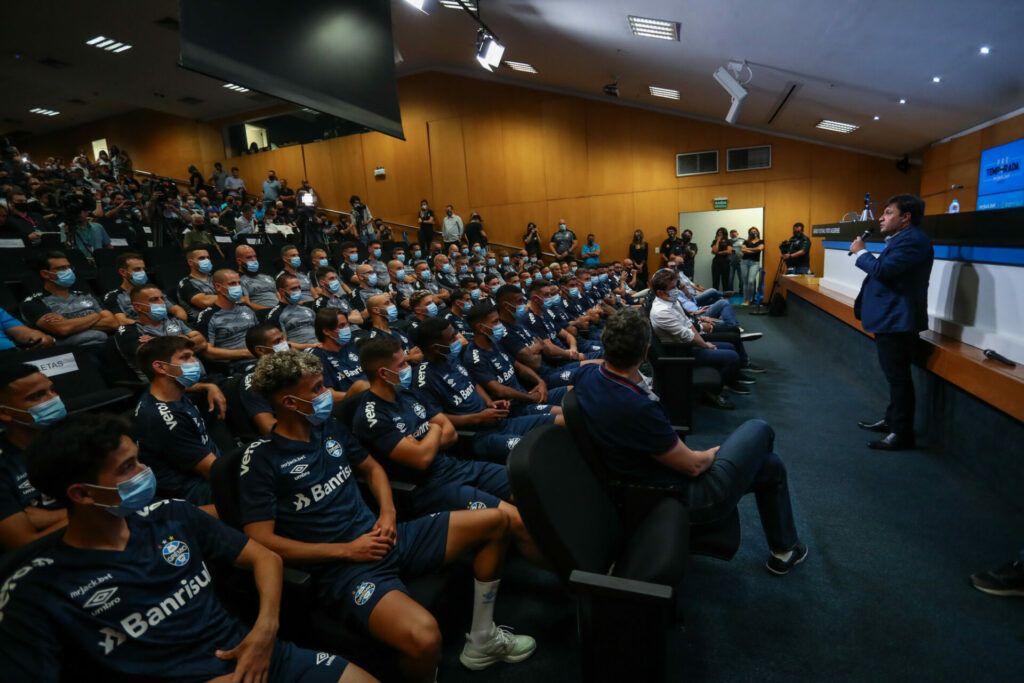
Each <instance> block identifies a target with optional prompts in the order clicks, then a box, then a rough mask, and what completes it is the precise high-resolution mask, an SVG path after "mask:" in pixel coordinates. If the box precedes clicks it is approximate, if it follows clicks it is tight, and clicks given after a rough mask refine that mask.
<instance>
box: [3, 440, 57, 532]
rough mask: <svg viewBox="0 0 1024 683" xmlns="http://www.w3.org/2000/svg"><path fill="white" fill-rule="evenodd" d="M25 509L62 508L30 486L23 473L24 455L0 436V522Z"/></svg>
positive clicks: (30, 483) (26, 476)
mask: <svg viewBox="0 0 1024 683" xmlns="http://www.w3.org/2000/svg"><path fill="white" fill-rule="evenodd" d="M27 507H37V508H43V509H46V510H60V509H62V508H63V507H64V506H63V505H61V504H60V503H58V502H57V501H56V500H54V499H53V498H51V497H50V496H48V495H46V494H45V493H42V492H40V491H37V490H36V488H35V487H34V486H32V482H30V481H29V480H28V474H26V473H25V454H24V453H23V452H22V450H21V449H20V448H18V447H17V446H15V445H14V444H13V443H11V442H10V441H8V440H7V439H5V438H4V437H3V436H2V435H0V520H4V519H7V518H8V517H10V516H11V515H13V514H16V513H18V512H22V511H23V510H24V509H25V508H27Z"/></svg>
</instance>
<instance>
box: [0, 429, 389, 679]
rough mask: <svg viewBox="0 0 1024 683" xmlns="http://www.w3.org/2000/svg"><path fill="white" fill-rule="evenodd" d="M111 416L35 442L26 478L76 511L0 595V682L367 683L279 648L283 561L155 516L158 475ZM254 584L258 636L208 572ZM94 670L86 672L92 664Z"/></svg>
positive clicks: (334, 660)
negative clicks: (216, 567)
mask: <svg viewBox="0 0 1024 683" xmlns="http://www.w3.org/2000/svg"><path fill="white" fill-rule="evenodd" d="M130 431H131V424H130V423H128V422H127V421H126V420H124V419H122V418H119V417H116V416H114V415H104V414H100V415H78V416H74V417H71V418H68V419H67V420H65V421H63V422H61V423H60V424H58V425H56V426H54V427H51V428H49V429H47V430H45V431H43V432H42V433H41V434H40V435H39V437H38V438H37V439H36V441H35V442H33V445H32V447H31V450H30V457H29V462H30V466H29V478H30V480H31V481H32V483H33V485H34V486H37V487H38V488H39V490H40V491H43V492H44V493H46V494H47V495H49V496H52V497H53V498H56V499H57V500H58V501H60V502H61V503H63V504H64V505H67V507H68V509H69V510H70V514H69V515H68V528H67V531H66V532H64V534H63V537H62V538H59V539H58V538H54V539H52V542H48V541H43V545H42V546H41V547H40V548H38V549H37V551H36V554H34V555H32V556H30V557H27V558H26V559H25V562H24V564H23V565H21V566H20V567H19V568H18V569H17V570H16V571H15V572H14V573H13V574H11V576H10V577H8V578H7V579H6V581H5V582H4V584H3V587H2V588H0V671H3V677H4V680H5V681H11V682H16V683H21V682H23V681H24V682H26V683H27V682H30V681H31V682H33V683H34V682H36V681H56V680H62V679H63V678H66V677H68V676H67V674H68V672H67V671H65V672H63V673H64V675H63V676H62V672H61V668H62V666H64V667H65V668H67V667H71V666H73V667H74V671H73V672H71V676H72V677H76V678H78V679H79V680H110V679H111V678H116V679H118V680H122V679H131V680H182V681H196V680H203V681H207V680H215V681H227V680H243V679H244V680H246V681H250V680H252V681H262V680H270V681H280V682H281V683H286V682H288V683H290V682H291V681H305V682H308V683H314V682H317V683H320V682H322V683H334V682H335V681H342V682H344V683H362V682H364V681H372V680H374V679H373V678H372V677H370V675H369V674H367V673H366V672H365V671H363V670H362V669H360V668H359V667H357V666H356V665H354V664H349V663H348V662H347V661H346V660H345V659H344V658H342V657H339V656H337V655H333V654H330V653H326V652H313V651H311V650H305V649H302V648H298V647H296V646H294V645H292V644H291V643H286V642H282V641H276V640H275V637H276V635H277V620H278V607H279V605H280V598H281V559H280V558H279V557H278V556H277V555H275V554H274V553H272V552H270V551H269V550H267V549H266V548H264V547H263V546H261V545H260V544H259V543H256V542H255V541H252V540H250V539H248V538H246V537H245V536H244V535H242V534H240V533H239V532H237V531H235V530H233V529H230V528H228V527H227V526H225V525H223V524H221V523H220V522H218V521H217V520H216V519H214V518H213V517H211V516H209V515H206V514H204V513H202V512H200V511H199V510H198V509H197V508H195V507H194V506H193V505H191V504H189V503H186V502H184V501H180V500H161V501H157V502H155V503H152V504H150V503H151V501H152V499H153V493H154V491H155V490H156V480H155V478H154V477H153V472H152V470H150V469H149V468H148V467H146V466H145V465H142V464H141V463H140V462H139V460H138V457H137V451H136V448H135V444H134V442H133V441H132V440H131V438H130V437H129V433H130ZM215 561H227V562H234V563H236V564H238V565H240V566H243V567H247V568H249V569H251V570H252V574H253V579H254V581H255V584H256V588H257V590H258V592H259V610H258V614H257V617H256V620H255V622H254V623H253V625H252V627H251V628H247V627H246V626H245V625H243V624H242V623H241V622H240V621H238V620H237V619H235V618H234V617H232V616H231V615H229V614H228V613H227V611H226V610H225V609H224V607H223V606H222V605H221V603H220V601H219V600H218V598H217V596H216V594H215V593H214V590H213V585H212V583H213V578H212V577H211V575H210V568H209V566H208V563H212V562H215ZM83 660H84V661H83Z"/></svg>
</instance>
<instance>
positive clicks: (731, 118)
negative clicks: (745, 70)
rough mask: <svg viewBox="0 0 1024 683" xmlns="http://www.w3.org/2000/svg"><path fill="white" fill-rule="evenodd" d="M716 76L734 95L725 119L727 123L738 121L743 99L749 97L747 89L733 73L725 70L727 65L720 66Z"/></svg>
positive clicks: (730, 93)
mask: <svg viewBox="0 0 1024 683" xmlns="http://www.w3.org/2000/svg"><path fill="white" fill-rule="evenodd" d="M714 76H715V80H716V81H718V84H719V85H720V86H722V87H723V88H725V91H726V92H727V93H729V96H730V97H732V106H731V107H729V113H728V114H726V115H725V121H726V123H736V117H737V116H739V113H740V105H742V104H743V100H744V99H745V98H746V97H747V90H746V88H744V87H743V86H742V85H740V82H739V81H737V80H736V79H735V77H733V75H732V74H731V73H729V72H728V71H726V70H725V67H722V66H720V67H718V70H717V71H715V74H714Z"/></svg>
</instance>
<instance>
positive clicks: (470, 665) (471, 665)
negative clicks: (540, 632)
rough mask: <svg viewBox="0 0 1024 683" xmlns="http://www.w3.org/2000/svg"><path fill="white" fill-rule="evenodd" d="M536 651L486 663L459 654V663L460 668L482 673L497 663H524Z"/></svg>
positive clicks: (535, 649) (534, 649)
mask: <svg viewBox="0 0 1024 683" xmlns="http://www.w3.org/2000/svg"><path fill="white" fill-rule="evenodd" d="M536 651H537V648H536V647H534V648H533V649H532V650H530V651H529V652H524V653H523V654H519V655H509V656H508V657H500V658H496V659H487V660H486V662H485V661H481V660H474V659H469V658H467V657H465V655H461V654H460V655H459V662H461V663H462V666H464V667H466V668H467V669H469V670H470V671H483V670H484V669H486V668H488V667H490V666H492V665H494V664H497V663H498V662H505V663H507V664H518V663H519V662H522V661H524V660H526V659H529V658H530V657H531V656H532V655H533V653H534V652H536ZM467 660H468V661H467Z"/></svg>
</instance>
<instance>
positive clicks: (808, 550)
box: [764, 546, 811, 576]
mask: <svg viewBox="0 0 1024 683" xmlns="http://www.w3.org/2000/svg"><path fill="white" fill-rule="evenodd" d="M810 552H811V550H810V548H808V547H806V546H804V554H803V555H802V556H800V558H798V559H796V560H794V561H793V564H791V565H789V568H788V569H786V571H784V572H780V571H777V570H775V569H772V568H771V566H770V565H769V564H768V563H767V562H765V563H764V568H765V569H767V570H768V571H770V572H771V573H772V574H775V575H776V576H785V575H786V574H788V573H789V572H790V571H792V569H793V567H795V566H797V565H798V564H800V563H801V562H803V561H804V560H806V559H807V556H808V555H809V554H810Z"/></svg>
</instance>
